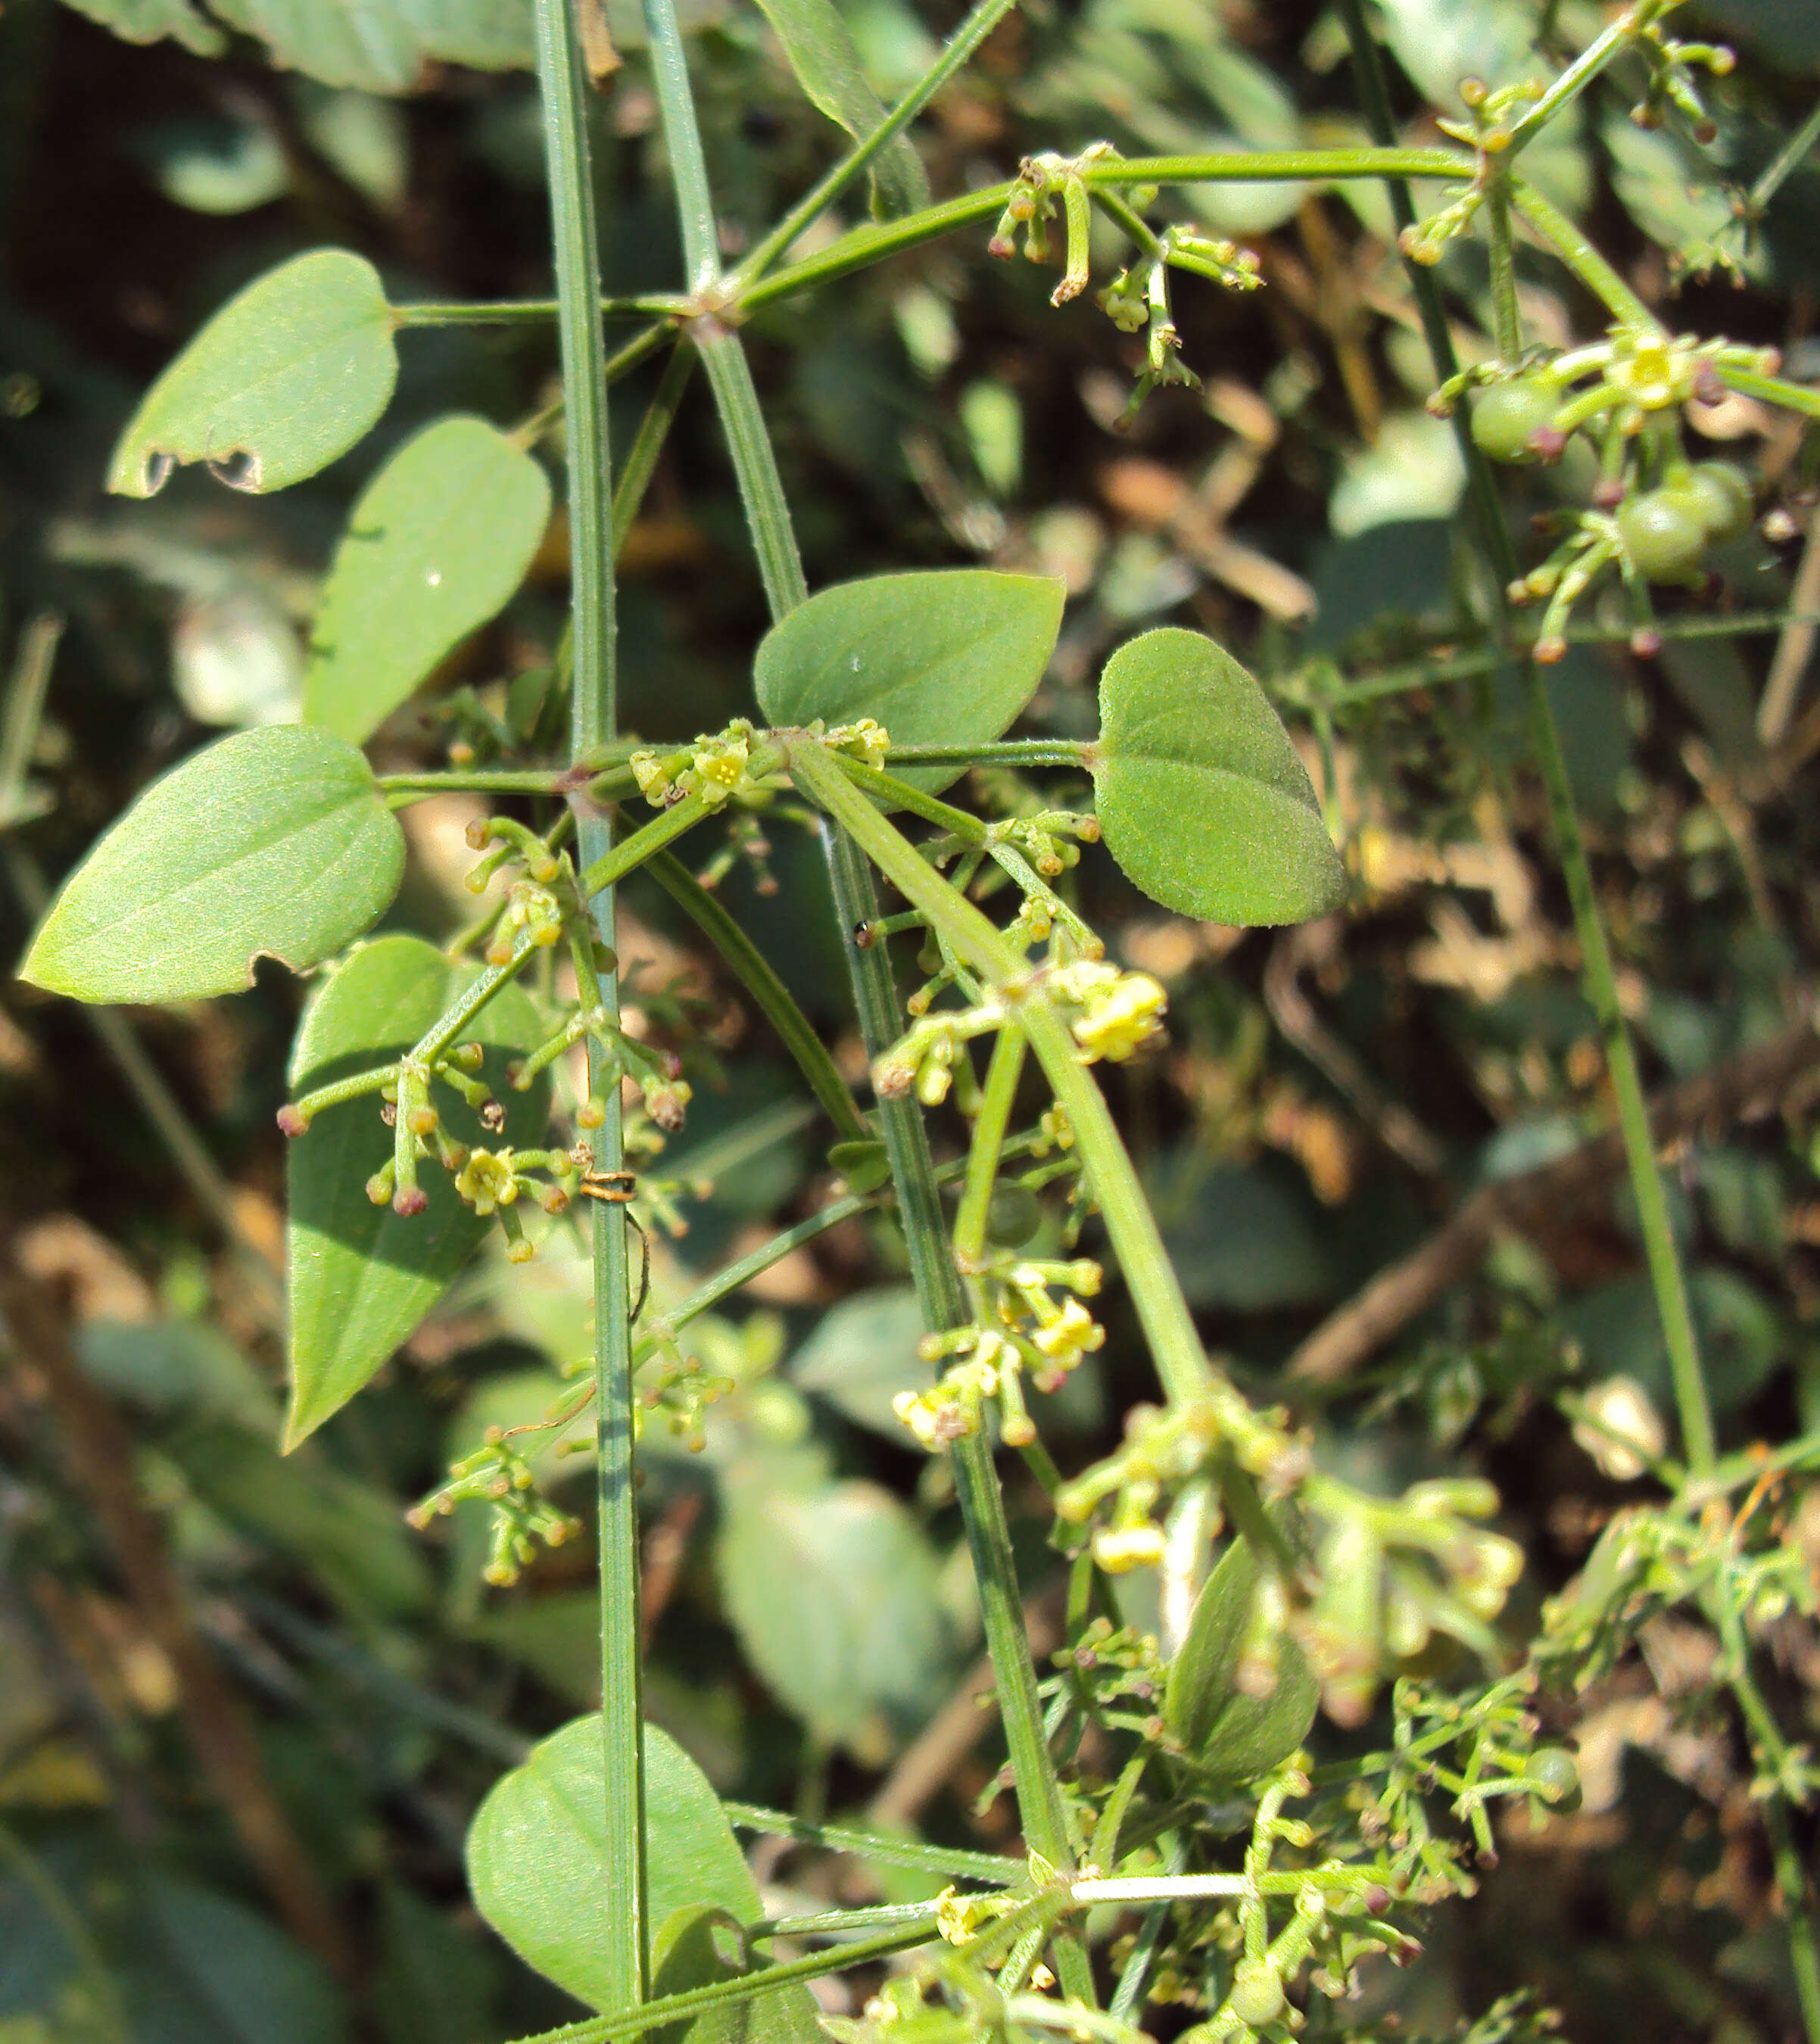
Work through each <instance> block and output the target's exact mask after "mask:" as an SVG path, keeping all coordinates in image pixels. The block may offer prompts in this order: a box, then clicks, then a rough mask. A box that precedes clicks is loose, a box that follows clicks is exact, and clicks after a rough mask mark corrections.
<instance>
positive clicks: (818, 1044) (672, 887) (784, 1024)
mask: <svg viewBox="0 0 1820 2044" xmlns="http://www.w3.org/2000/svg"><path fill="white" fill-rule="evenodd" d="M646 870H647V871H648V872H649V873H650V874H651V878H652V879H654V880H655V882H657V884H658V885H659V886H660V887H661V888H662V889H663V890H664V892H665V893H666V894H667V895H669V897H670V899H671V900H672V901H674V902H675V903H676V905H678V908H680V909H682V911H683V913H685V915H687V916H688V917H689V920H691V921H692V922H693V924H695V926H696V928H697V929H699V930H700V931H701V933H702V935H703V936H705V937H706V938H707V939H708V942H709V943H712V945H713V947H714V948H715V950H716V951H718V952H719V953H720V956H721V958H722V959H724V960H725V962H726V963H727V964H728V966H730V967H731V970H732V971H733V972H734V973H735V975H736V976H737V977H738V978H739V983H740V985H742V986H743V987H744V988H745V989H746V991H747V993H749V994H751V997H752V998H753V1000H754V1001H756V1002H757V1003H758V1009H759V1011H760V1012H761V1013H762V1015H763V1016H764V1017H765V1019H766V1020H767V1021H768V1022H769V1023H770V1025H771V1027H772V1028H774V1030H776V1031H777V1032H778V1038H779V1039H780V1040H781V1043H782V1044H783V1046H784V1048H785V1050H786V1051H789V1054H790V1055H791V1056H792V1057H793V1058H794V1059H795V1060H796V1064H797V1070H798V1071H800V1072H801V1074H802V1075H803V1077H804V1078H805V1079H806V1080H808V1086H809V1090H810V1092H811V1093H813V1094H814V1095H815V1097H816V1099H817V1100H818V1101H820V1102H821V1104H822V1106H823V1108H824V1110H825V1111H826V1112H827V1117H828V1119H829V1120H831V1122H832V1123H833V1124H834V1125H835V1128H837V1129H838V1130H839V1131H840V1134H841V1135H842V1137H843V1139H845V1140H847V1141H848V1142H853V1143H862V1142H865V1141H866V1140H868V1139H870V1136H871V1134H872V1131H871V1130H870V1128H867V1127H866V1120H865V1117H864V1116H862V1114H861V1113H860V1111H859V1109H858V1107H857V1106H856V1105H854V1098H853V1095H852V1093H850V1091H849V1090H848V1089H847V1082H846V1081H845V1080H844V1079H843V1078H842V1077H841V1075H840V1073H839V1070H837V1069H836V1067H835V1062H834V1059H833V1058H832V1057H831V1055H829V1053H828V1048H827V1045H826V1044H825V1043H823V1041H822V1039H821V1038H820V1036H819V1035H816V1028H815V1024H813V1023H812V1022H811V1021H810V1020H809V1019H808V1016H806V1015H805V1014H804V1012H803V1011H802V1010H801V1008H799V1007H798V1006H797V1004H796V1002H795V1001H794V1000H793V999H792V998H791V996H790V990H789V988H788V987H787V986H785V984H784V983H783V982H782V981H781V979H780V978H778V975H777V974H776V973H775V971H774V970H772V967H771V964H770V960H769V959H766V956H765V955H764V953H763V952H762V951H760V950H759V949H758V946H757V945H756V944H754V943H753V941H752V939H751V938H750V937H749V936H747V934H746V932H744V931H743V929H741V928H740V927H739V924H738V923H737V922H735V920H734V919H733V917H732V916H730V915H729V914H728V913H727V911H726V909H724V907H723V906H722V905H721V904H720V902H719V901H716V899H715V898H714V897H713V896H712V894H711V893H708V889H706V888H705V887H704V886H702V884H701V882H700V881H699V880H697V878H695V876H694V874H692V873H691V872H690V871H689V869H688V868H687V867H686V866H684V865H683V863H682V861H681V860H680V859H677V858H675V857H674V855H672V854H670V853H669V852H667V851H660V852H659V853H658V854H657V855H655V857H654V858H652V859H651V860H650V861H649V862H648V863H647V869H646Z"/></svg>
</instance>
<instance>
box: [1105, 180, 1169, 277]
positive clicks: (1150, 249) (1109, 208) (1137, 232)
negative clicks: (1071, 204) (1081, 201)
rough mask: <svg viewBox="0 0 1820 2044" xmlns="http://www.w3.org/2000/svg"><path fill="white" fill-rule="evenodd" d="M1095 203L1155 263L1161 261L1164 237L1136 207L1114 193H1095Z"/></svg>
mask: <svg viewBox="0 0 1820 2044" xmlns="http://www.w3.org/2000/svg"><path fill="white" fill-rule="evenodd" d="M1093 203H1094V204H1095V205H1096V206H1098V207H1099V209H1100V211H1101V212H1102V213H1104V215H1105V216H1106V217H1107V218H1108V220H1109V221H1112V224H1113V225H1114V226H1115V227H1116V228H1118V229H1119V232H1121V233H1123V234H1124V235H1125V236H1127V238H1128V239H1129V240H1132V241H1134V242H1135V243H1136V244H1137V245H1138V248H1141V249H1142V251H1143V252H1144V253H1145V254H1146V255H1148V256H1149V257H1150V259H1151V261H1152V262H1153V263H1154V262H1156V261H1158V260H1159V259H1161V255H1162V252H1163V244H1162V237H1161V236H1160V235H1159V234H1158V233H1157V232H1156V231H1155V229H1154V228H1152V226H1151V225H1150V222H1149V221H1147V220H1146V219H1145V218H1144V217H1143V215H1142V213H1139V212H1138V210H1137V209H1136V208H1135V207H1134V206H1127V204H1126V203H1125V202H1124V200H1123V199H1122V198H1119V194H1117V193H1116V192H1114V191H1096V192H1095V193H1094V194H1093Z"/></svg>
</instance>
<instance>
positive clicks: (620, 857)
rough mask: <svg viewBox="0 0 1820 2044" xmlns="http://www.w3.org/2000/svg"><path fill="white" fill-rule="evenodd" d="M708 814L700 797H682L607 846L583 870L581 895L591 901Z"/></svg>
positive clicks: (602, 826)
mask: <svg viewBox="0 0 1820 2044" xmlns="http://www.w3.org/2000/svg"><path fill="white" fill-rule="evenodd" d="M711 813H712V812H711V811H710V810H709V809H708V805H707V804H706V803H705V801H703V800H702V799H701V797H700V796H699V795H685V796H684V797H683V798H682V801H679V802H672V803H671V804H670V807H669V808H668V809H661V810H659V813H657V814H656V815H655V816H653V817H652V818H651V821H650V822H649V823H647V824H640V825H639V828H637V829H636V830H635V831H634V832H632V836H630V837H624V838H621V839H620V841H619V843H617V844H616V845H611V846H609V848H608V849H607V850H606V851H603V852H602V853H601V855H600V857H599V858H598V859H596V860H595V861H594V863H593V865H591V866H588V867H586V869H585V870H583V872H582V876H581V878H580V880H579V881H578V883H577V885H578V886H579V888H580V889H581V892H582V894H583V896H584V897H593V896H595V895H597V894H601V893H605V891H606V890H607V889H610V888H611V887H612V886H613V884H614V883H615V882H616V881H620V880H624V878H625V877H626V875H627V874H628V873H633V872H635V871H636V870H638V868H639V866H643V864H644V863H645V861H646V860H647V859H654V858H655V857H656V855H658V853H659V852H660V851H663V850H664V848H665V847H666V846H668V845H671V844H674V843H675V842H676V840H677V839H678V838H679V837H681V836H683V834H684V833H685V832H688V831H692V830H693V829H694V828H695V826H696V825H697V824H698V823H700V822H701V820H702V819H703V817H705V816H708V815H710V814H711ZM593 828H595V829H596V830H597V831H598V832H601V834H603V835H604V834H605V824H599V823H597V824H595V825H594V826H593ZM603 941H604V933H603Z"/></svg>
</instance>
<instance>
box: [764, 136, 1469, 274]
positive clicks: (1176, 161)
mask: <svg viewBox="0 0 1820 2044" xmlns="http://www.w3.org/2000/svg"><path fill="white" fill-rule="evenodd" d="M1475 167H1476V166H1475V165H1474V163H1473V159H1472V157H1470V156H1465V155H1462V154H1461V153H1460V152H1458V151H1456V150H1451V149H1279V150H1269V149H1257V150H1238V151H1233V152H1221V153H1219V154H1217V155H1212V156H1124V157H1113V158H1111V159H1108V161H1106V162H1105V163H1092V164H1089V166H1088V167H1087V168H1086V169H1085V171H1083V172H1082V173H1081V178H1082V182H1083V183H1085V184H1086V186H1088V187H1089V190H1100V189H1102V188H1104V189H1107V190H1116V189H1117V188H1119V186H1124V185H1150V184H1243V183H1251V182H1258V181H1262V182H1269V183H1279V182H1281V181H1284V180H1286V179H1298V178H1305V179H1310V180H1311V181H1312V182H1314V183H1328V182H1330V181H1331V180H1332V179H1336V178H1384V177H1395V178H1470V177H1471V176H1472V175H1473V171H1474V169H1475ZM1011 194H1012V186H1011V185H1010V183H1004V184H999V185H989V186H986V187H985V189H984V190H980V191H974V192H968V193H966V194H964V195H963V196H962V197H961V198H952V199H947V200H944V201H943V202H942V203H941V204H940V205H939V206H928V207H926V208H924V209H923V211H922V212H920V213H911V214H909V215H908V216H907V217H905V218H904V219H902V220H893V221H884V222H881V223H880V224H878V225H871V226H866V227H858V228H855V229H853V230H852V231H851V232H849V233H847V234H843V236H841V237H840V239H839V240H838V241H835V242H833V243H831V244H830V245H829V246H828V247H827V248H824V249H822V250H820V251H819V252H817V253H816V254H815V255H808V256H805V257H804V259H802V260H801V262H799V263H790V264H789V265H787V266H786V267H785V268H783V269H781V270H774V271H772V272H771V274H770V275H769V276H767V277H765V278H762V279H760V281H759V282H757V283H756V284H753V285H751V286H748V287H747V289H745V290H743V291H742V292H741V293H740V294H739V305H740V306H741V308H742V309H743V310H745V311H748V312H750V311H754V310H756V309H757V308H758V306H760V305H769V304H770V302H772V301H773V300H774V299H776V298H788V297H789V296H790V295H791V294H793V293H794V292H797V291H801V290H808V288H810V287H811V286H813V285H816V284H824V283H827V282H831V280H832V279H835V278H836V277H844V276H847V275H849V274H850V272H851V271H854V270H863V269H866V268H867V267H869V266H870V265H871V264H872V263H877V262H880V261H881V260H882V259H884V258H885V256H887V255H896V254H897V253H898V252H900V251H901V250H903V249H906V248H917V247H920V245H921V244H923V242H925V241H933V240H936V239H938V238H939V236H942V235H944V234H952V233H953V232H954V231H955V230H956V229H958V228H962V227H970V226H972V225H973V224H974V223H975V222H976V221H983V220H996V218H997V217H998V216H999V215H1000V213H1002V212H1004V208H1005V202H1006V201H1007V200H1008V198H1010V197H1011Z"/></svg>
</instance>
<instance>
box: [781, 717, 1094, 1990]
mask: <svg viewBox="0 0 1820 2044" xmlns="http://www.w3.org/2000/svg"><path fill="white" fill-rule="evenodd" d="M815 750H816V753H817V755H820V756H823V757H825V755H821V748H820V747H819V746H817V747H815ZM831 771H832V773H833V774H834V778H835V779H837V780H838V781H839V782H840V784H841V786H842V788H843V790H846V791H847V793H850V794H851V796H852V798H853V800H854V801H855V802H856V803H858V805H859V806H860V807H861V808H862V809H865V810H866V812H867V813H868V814H873V813H875V812H874V811H873V809H872V805H871V804H870V802H868V801H866V797H864V796H863V795H861V794H859V793H858V792H857V791H856V790H853V789H852V788H851V786H850V783H848V782H847V780H846V778H845V777H844V776H843V774H841V773H840V771H839V768H831ZM823 842H824V847H826V849H827V858H828V875H829V879H830V882H831V884H832V886H833V889H834V898H835V915H836V916H837V917H838V918H839V922H840V924H841V927H842V929H843V932H845V933H846V942H847V964H848V967H849V970H850V973H851V974H852V978H853V987H854V1000H855V1003H856V1005H857V1006H858V1010H859V1028H860V1034H861V1035H862V1037H863V1038H864V1039H865V1041H866V1050H867V1051H868V1053H869V1054H870V1055H872V1056H874V1057H876V1056H877V1055H878V1054H879V1053H880V1052H881V1051H883V1050H884V1049H885V1047H886V1046H887V1045H888V1044H889V1043H891V1042H892V1041H893V1039H894V1038H895V1037H896V1036H897V1030H898V1008H897V989H896V987H895V986H894V985H893V983H892V978H891V962H890V960H889V958H888V957H887V955H885V947H883V946H882V945H881V944H873V945H869V946H867V947H865V948H863V949H862V947H860V946H859V945H858V944H856V943H854V941H853V938H852V932H854V930H856V929H857V928H858V927H859V926H860V925H861V924H862V923H872V922H876V921H877V920H878V897H877V895H876V894H875V893H874V891H873V886H872V875H871V874H870V871H869V870H868V869H867V866H866V861H865V859H864V858H863V857H862V855H861V852H860V850H859V847H858V845H857V844H856V843H855V842H854V838H853V836H852V835H851V834H850V831H849V830H843V829H841V828H838V827H830V828H828V829H827V832H825V834H824V840H823ZM915 856H916V855H915V854H914V853H912V857H915ZM917 863H919V864H921V863H922V862H921V861H920V859H919V860H918V862H917ZM923 870H924V871H925V872H928V871H929V869H928V868H927V866H925V867H924V868H923ZM929 877H930V878H931V880H932V881H935V885H936V886H939V887H943V889H944V891H946V883H945V882H941V881H939V880H935V875H934V874H932V873H931V874H930V875H929ZM878 1122H879V1129H880V1132H881V1134H882V1135H883V1136H884V1138H885V1153H886V1155H888V1156H889V1158H890V1160H891V1177H892V1182H893V1185H895V1187H896V1188H897V1203H898V1218H899V1220H900V1223H901V1224H902V1227H903V1230H904V1245H905V1247H906V1248H907V1249H908V1252H909V1257H910V1277H911V1282H912V1285H914V1286H915V1288H916V1300H917V1304H918V1307H919V1308H920V1312H921V1313H922V1316H923V1325H924V1326H925V1327H927V1328H928V1329H929V1330H930V1331H931V1333H935V1332H939V1331H941V1330H942V1329H943V1328H946V1327H959V1326H962V1325H963V1324H965V1323H966V1320H967V1318H968V1306H967V1300H966V1293H964V1291H963V1290H962V1286H961V1281H960V1274H959V1273H958V1271H957V1270H956V1269H955V1267H954V1258H953V1257H952V1256H951V1255H950V1254H949V1253H948V1247H947V1239H946V1229H945V1228H944V1227H943V1220H942V1209H941V1202H940V1200H939V1197H938V1196H937V1193H936V1189H935V1185H936V1181H935V1171H934V1168H933V1165H932V1161H931V1158H930V1155H929V1136H928V1131H927V1129H926V1128H924V1126H923V1116H922V1114H921V1112H920V1110H919V1109H918V1108H917V1106H916V1103H915V1101H911V1100H906V1099H889V1100H881V1101H879V1103H878ZM952 1467H953V1471H954V1491H955V1496H956V1499H957V1500H958V1503H959V1505H960V1508H961V1520H962V1525H963V1526H964V1527H965V1528H966V1536H967V1550H968V1554H969V1557H970V1559H971V1561H972V1563H973V1578H974V1581H975V1584H976V1585H977V1589H978V1593H979V1599H980V1615H981V1623H982V1625H983V1627H984V1630H985V1635H986V1649H987V1651H988V1653H989V1654H990V1655H991V1657H992V1663H993V1675H994V1677H996V1682H997V1687H998V1700H999V1715H1000V1720H1001V1722H1002V1723H1003V1724H1004V1732H1005V1743H1006V1746H1007V1747H1008V1750H1009V1752H1010V1754H1011V1765H1012V1779H1013V1781H1014V1782H1015V1784H1016V1791H1017V1800H1018V1814H1019V1818H1020V1819H1021V1820H1022V1823H1023V1831H1024V1836H1025V1838H1026V1839H1027V1842H1029V1844H1030V1845H1031V1847H1032V1848H1033V1849H1034V1850H1036V1851H1038V1852H1039V1853H1041V1854H1042V1856H1043V1858H1045V1859H1046V1860H1047V1861H1049V1862H1050V1865H1052V1866H1056V1867H1062V1866H1065V1865H1067V1864H1068V1862H1069V1858H1071V1854H1069V1847H1068V1831H1067V1824H1066V1819H1065V1817H1064V1815H1063V1812H1062V1792H1061V1788H1060V1785H1059V1784H1058V1782H1057V1781H1056V1777H1055V1770H1054V1763H1053V1762H1051V1760H1050V1754H1049V1746H1048V1743H1047V1742H1046V1740H1045V1739H1044V1738H1043V1735H1042V1700H1041V1699H1040V1698H1039V1696H1038V1694H1037V1690H1036V1675H1035V1669H1033V1668H1032V1666H1031V1658H1030V1641H1029V1638H1028V1635H1027V1634H1026V1633H1025V1631H1024V1629H1023V1598H1022V1596H1021V1594H1020V1593H1019V1589H1018V1581H1017V1567H1016V1562H1015V1560H1014V1559H1013V1558H1012V1550H1011V1534H1010V1531H1009V1528H1008V1527H1007V1526H1006V1524H1005V1517H1004V1499H1003V1498H1002V1497H1001V1496H1000V1492H999V1487H998V1478H997V1475H996V1472H995V1471H994V1470H993V1464H992V1454H991V1451H990V1450H989V1448H988V1447H987V1445H986V1443H985V1438H984V1436H983V1435H978V1434H967V1435H962V1438H961V1439H959V1440H958V1441H957V1442H956V1443H954V1450H953V1458H952ZM1058 1958H1059V1959H1060V1961H1061V1965H1062V1984H1063V1985H1064V1986H1065V1987H1066V1989H1067V1991H1068V1992H1069V1993H1070V1994H1078V1995H1080V1996H1082V1998H1083V1999H1084V2000H1088V2001H1089V2002H1090V2001H1091V2000H1092V1998H1093V1977H1092V1967H1091V1965H1089V1962H1088V1958H1087V1954H1086V1951H1085V1948H1084V1947H1083V1946H1081V1944H1080V1943H1079V1942H1078V1941H1077V1939H1075V1938H1072V1937H1070V1938H1064V1939H1063V1940H1062V1941H1061V1942H1060V1944H1059V1946H1058Z"/></svg>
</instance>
